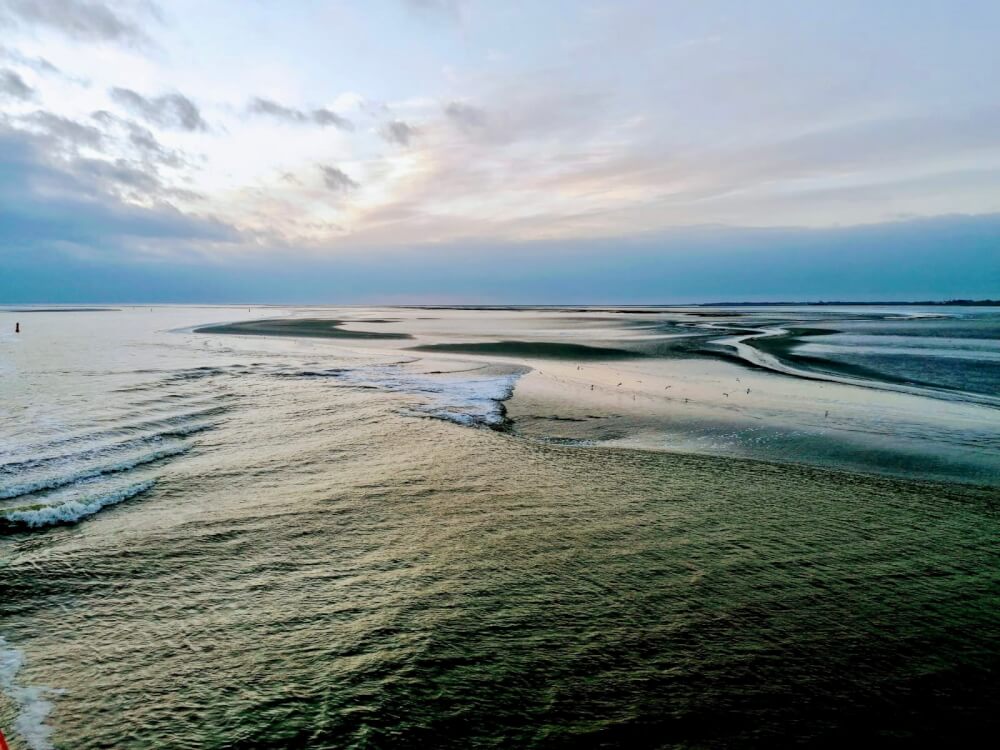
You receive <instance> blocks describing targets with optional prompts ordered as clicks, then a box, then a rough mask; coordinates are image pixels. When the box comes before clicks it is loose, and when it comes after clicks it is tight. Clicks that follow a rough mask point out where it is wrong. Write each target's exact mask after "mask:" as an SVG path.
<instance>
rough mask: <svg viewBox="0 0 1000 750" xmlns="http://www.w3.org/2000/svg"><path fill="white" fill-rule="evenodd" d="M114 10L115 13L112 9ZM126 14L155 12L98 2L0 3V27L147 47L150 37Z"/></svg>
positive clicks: (18, 0) (1, 0) (131, 5)
mask: <svg viewBox="0 0 1000 750" xmlns="http://www.w3.org/2000/svg"><path fill="white" fill-rule="evenodd" d="M112 8H114V9H112ZM123 8H124V9H125V10H126V11H127V10H140V11H145V12H146V13H147V14H148V13H150V12H152V13H153V15H155V10H153V6H152V5H151V4H149V3H141V4H139V3H122V2H116V3H114V4H110V3H103V2H98V1H97V0H0V23H3V22H7V23H20V24H28V25H37V26H45V27H48V28H50V29H54V30H56V31H59V32H62V33H63V34H65V35H67V36H69V37H72V38H74V39H80V40H83V41H91V42H102V41H111V42H129V43H146V42H147V41H148V37H147V36H146V34H145V32H144V31H143V30H142V29H141V28H140V27H139V25H138V24H137V22H136V21H135V20H134V19H133V18H131V17H130V16H129V15H127V13H123V12H122V11H123Z"/></svg>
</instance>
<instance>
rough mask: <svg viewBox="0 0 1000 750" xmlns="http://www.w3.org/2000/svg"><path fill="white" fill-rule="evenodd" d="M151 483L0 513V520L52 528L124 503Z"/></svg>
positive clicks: (30, 526)
mask: <svg viewBox="0 0 1000 750" xmlns="http://www.w3.org/2000/svg"><path fill="white" fill-rule="evenodd" d="M153 484H155V483H154V482H153V481H147V482H139V483H137V484H132V485H129V486H127V487H122V488H121V489H118V490H115V491H113V492H107V493H105V494H102V495H94V496H91V497H88V498H82V499H79V500H68V501H67V502H64V503H60V504H58V505H47V506H43V507H38V508H32V509H31V510H18V509H16V508H15V509H14V510H11V511H7V512H5V513H0V519H2V520H5V521H7V523H9V524H13V525H23V526H27V527H28V528H38V527H40V526H52V525H54V524H59V523H73V522H75V521H79V520H80V519H81V518H86V517H87V516H92V515H94V514H95V513H97V512H98V511H100V510H101V509H102V508H106V507H107V506H109V505H115V504H117V503H120V502H124V501H125V500H128V499H129V498H132V497H135V496H136V495H139V494H141V493H143V492H146V491H147V490H149V489H150V488H151V487H152V486H153Z"/></svg>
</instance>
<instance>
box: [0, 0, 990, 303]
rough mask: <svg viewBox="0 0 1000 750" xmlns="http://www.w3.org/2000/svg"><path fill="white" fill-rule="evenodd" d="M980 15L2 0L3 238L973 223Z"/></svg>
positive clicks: (984, 96) (340, 252) (190, 253)
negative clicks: (938, 221) (953, 218)
mask: <svg viewBox="0 0 1000 750" xmlns="http://www.w3.org/2000/svg"><path fill="white" fill-rule="evenodd" d="M998 25H1000V6H998V5H997V4H996V3H991V2H988V1H987V0H970V2H968V3H963V4H962V9H961V12H960V13H959V12H957V11H955V10H954V9H953V8H948V7H945V6H944V5H943V4H942V5H940V7H939V6H938V5H937V4H934V3H929V4H919V6H914V5H913V4H912V3H906V2H904V1H903V0H887V2H885V3H878V4H872V3H868V2H863V1H862V0H844V2H842V3H836V4H788V3H782V2H777V0H775V1H774V2H771V1H770V0H767V1H766V2H762V3H759V4H754V7H752V8H751V7H749V6H747V5H746V4H744V3H737V2H733V1H730V0H710V1H709V2H705V3H698V4H695V5H691V4H690V3H680V2H673V0H668V1H667V2H651V1H647V2H643V1H642V0H623V1H622V2H616V3H606V2H601V1H600V0H587V1H586V2H580V3H576V2H561V1H559V0H557V1H556V2H553V3H536V4H526V5H523V6H509V5H505V4H496V3H487V2H475V1H473V0H468V1H467V2H466V1H462V2H454V1H452V0H448V1H446V2H441V1H440V0H432V1H430V2H428V1H425V0H420V1H419V2H417V1H414V2H409V1H407V2H399V3H396V4H390V5H389V6H386V7H384V8H383V7H381V6H380V7H379V8H368V7H366V6H354V5H351V4H317V5H315V6H308V8H306V7H298V6H296V7H295V8H291V9H284V10H281V11H279V10H277V9H276V8H275V7H274V6H273V5H272V4H267V3H242V2H236V0H221V2H219V3H213V4H210V6H205V5H203V4H200V3H196V2H194V0H173V2H171V3H169V4H166V3H160V4H159V5H157V4H156V3H155V2H153V1H152V0H122V1H121V2H115V3H111V2H106V1H102V0H0V32H2V34H3V40H4V41H3V45H2V46H0V138H2V142H0V143H2V146H3V153H2V159H3V162H2V168H3V169H4V173H3V175H0V183H2V191H3V192H2V199H3V203H2V205H0V212H2V217H0V218H2V222H3V224H2V226H0V242H2V243H3V244H0V255H2V254H9V253H12V252H18V251H19V250H23V249H24V248H30V250H31V252H32V253H38V254H42V253H44V254H45V257H56V256H58V255H60V254H62V255H65V256H67V257H69V256H72V257H73V258H75V259H77V260H80V259H81V258H90V259H92V261H93V262H97V260H94V259H98V258H106V257H112V256H113V257H114V258H116V259H118V261H120V262H129V260H130V258H133V257H134V258H136V259H139V260H141V262H147V261H148V259H149V258H151V257H156V258H158V259H160V261H161V262H164V263H167V262H171V261H172V260H173V261H176V262H178V263H180V262H182V260H184V259H191V258H198V259H201V260H202V261H207V259H211V260H212V262H213V263H229V262H233V260H234V259H235V258H240V259H242V260H246V259H247V258H254V259H257V260H258V261H259V262H260V263H262V264H266V259H267V258H271V257H279V256H280V257H282V258H286V259H288V258H294V259H295V261H296V262H300V263H303V264H305V263H321V262H322V261H323V259H324V258H330V257H335V258H343V257H347V256H351V255H352V254H362V253H367V254H370V255H371V257H372V258H373V260H372V263H373V264H374V265H373V266H372V267H375V266H376V265H377V264H378V262H380V261H377V260H374V259H377V258H388V257H393V258H398V257H400V254H403V255H405V254H406V253H408V252H412V253H414V254H415V257H418V258H419V257H428V258H430V257H432V256H433V257H445V256H436V255H434V251H433V249H434V248H466V249H467V252H468V253H470V254H475V255H476V256H477V259H476V263H472V264H471V265H466V266H463V267H467V268H470V269H471V268H476V269H480V268H481V269H487V268H490V267H491V266H497V267H500V266H505V264H506V263H507V262H508V258H509V257H510V256H511V255H516V254H517V253H518V252H521V249H523V248H527V247H531V248H534V250H533V251H532V252H538V253H555V254H556V255H555V256H553V257H558V258H560V259H561V260H560V261H559V263H562V264H563V266H564V267H567V268H572V269H574V272H579V273H582V270H581V268H582V267H586V268H590V267H597V266H599V265H600V262H599V260H597V259H596V258H597V256H591V255H588V254H587V252H588V251H587V250H586V247H587V246H588V243H610V244H608V245H607V247H608V248H613V247H615V246H616V245H615V243H618V244H620V245H622V246H625V245H627V246H629V247H635V246H637V245H634V244H633V243H636V242H638V243H640V244H641V243H646V242H647V240H649V241H650V242H652V244H650V245H648V246H647V245H643V247H654V246H656V243H660V245H659V246H660V247H661V248H662V253H663V254H665V255H666V254H673V255H672V257H673V261H672V262H673V263H674V264H675V267H676V266H677V264H678V263H681V262H682V261H683V262H688V260H690V261H691V262H692V263H694V262H697V259H698V257H699V255H698V254H699V253H700V252H701V250H700V249H699V248H700V247H701V245H699V244H698V243H697V242H695V243H693V244H691V245H690V248H691V249H690V251H689V254H688V255H685V254H684V253H683V252H682V251H681V250H680V249H677V248H679V247H680V245H678V242H679V240H678V239H677V238H678V237H679V236H681V235H680V234H678V233H681V234H683V233H684V232H687V231H689V230H688V229H685V228H690V227H702V226H712V227H729V228H731V229H727V230H726V231H724V232H723V231H722V230H718V234H717V236H718V237H728V238H730V239H731V240H732V242H733V243H734V246H740V247H747V248H751V247H752V248H755V249H754V250H752V251H750V250H747V252H746V254H744V255H740V256H738V257H737V258H736V259H735V260H734V261H733V262H734V263H736V266H737V267H738V268H743V270H744V271H746V270H747V269H748V268H750V267H751V265H752V263H753V262H754V261H753V260H752V259H751V256H752V255H753V254H756V257H759V258H766V257H769V256H768V255H767V250H766V248H765V247H763V246H761V245H759V243H758V242H757V240H756V239H753V240H752V241H751V239H752V238H757V237H760V236H763V235H760V234H758V232H760V231H771V230H774V231H777V228H779V227H799V228H800V229H799V230H798V231H799V233H798V234H795V235H794V236H795V237H797V238H798V241H800V242H801V243H802V247H803V248H805V249H804V250H803V251H802V252H803V253H804V255H805V256H808V255H809V253H813V254H815V256H816V257H819V255H820V250H818V249H816V248H817V247H818V245H816V244H815V243H812V242H811V240H810V238H813V237H815V236H817V235H816V234H815V233H817V232H819V233H824V232H825V233H826V235H825V236H829V237H844V236H845V235H843V234H840V233H841V232H842V231H843V228H844V227H852V226H853V227H864V226H872V227H874V226H888V227H895V228H897V229H898V227H899V226H900V222H910V221H914V222H917V224H914V226H918V225H920V223H919V222H920V221H924V220H926V221H932V220H935V217H950V216H957V215H961V216H965V217H967V218H966V219H963V221H964V222H975V218H974V217H975V216H977V215H979V216H993V215H996V214H997V213H1000V106H998V105H997V103H996V101H994V100H993V99H992V98H991V96H990V94H989V92H991V91H992V88H993V87H994V86H993V84H994V83H995V82H994V81H992V78H991V72H992V71H994V70H996V69H997V68H998V66H1000V52H998V50H997V45H996V44H995V39H993V37H992V35H991V34H990V33H989V30H991V29H993V28H996V27H997V26H998ZM882 29H892V33H891V34H888V33H884V32H882V31H880V30H882ZM929 59H933V60H934V65H933V66H931V68H929V67H928V65H927V60H929ZM956 221H957V220H956ZM963 221H957V223H955V222H952V223H950V224H948V226H950V227H952V228H953V229H954V231H956V232H958V231H959V230H958V228H959V227H960V226H966V224H965V223H963ZM968 226H972V224H971V223H970V224H968ZM977 226H981V227H982V231H984V232H989V231H993V230H994V228H995V224H991V223H988V222H987V223H986V224H983V225H977ZM737 228H739V230H738V231H737ZM731 232H736V234H732V233H731ZM684 236H685V237H691V236H694V235H688V234H684ZM782 236H783V237H785V235H782ZM787 236H792V235H787ZM934 236H935V237H937V238H938V241H940V242H941V243H942V244H941V249H940V257H941V259H942V263H944V262H945V259H946V258H950V257H952V256H951V255H950V254H951V253H952V251H953V250H954V247H953V243H948V242H945V240H944V239H943V237H944V235H941V234H940V233H939V234H935V235H934ZM956 236H958V235H956ZM961 236H962V237H963V238H964V239H963V240H962V241H963V242H971V240H970V239H969V235H966V234H962V235H961ZM650 238H655V241H653V240H652V239H650ZM956 241H957V240H956ZM574 246H575V247H578V248H580V249H579V254H578V258H576V259H574V258H573V257H572V253H571V252H570V250H569V249H568V248H572V247H574ZM976 247H977V248H979V251H980V255H983V254H985V253H986V252H987V249H984V248H990V247H995V246H990V245H982V244H979V245H976ZM505 248H506V249H505ZM668 250H669V252H668ZM609 252H612V253H613V252H615V251H613V250H609ZM720 252H721V251H720ZM788 253H791V250H790V249H789V250H788ZM991 254H992V255H995V254H1000V250H995V251H994V253H991ZM39 257H41V256H39ZM525 257H527V256H525ZM628 257H629V258H630V260H629V261H628V262H629V263H642V264H643V266H644V267H645V268H646V269H647V270H648V269H651V268H654V267H659V266H658V265H657V263H658V261H657V256H656V253H655V252H654V251H652V250H643V252H642V253H640V254H633V255H631V256H628ZM963 257H966V256H963ZM970 257H971V256H970ZM789 258H791V255H789V256H788V257H783V260H782V263H784V264H786V265H787V264H788V263H790V262H791V261H790V260H789ZM989 260H990V261H995V257H991V258H990V259H989ZM102 262H103V261H102ZM184 262H187V261H186V260H185V261H184ZM454 262H458V261H454ZM983 262H984V263H985V261H983ZM462 263H466V261H464V260H463V261H462ZM468 263H471V261H469V262H468ZM389 265H390V270H395V269H398V268H402V267H403V265H404V264H401V263H399V262H395V261H394V262H393V263H392V264H389ZM362 266H363V264H358V265H356V266H355V268H356V269H358V270H357V272H358V273H362V270H361V269H362ZM262 267H263V266H262ZM436 267H437V269H438V273H439V274H440V275H441V278H447V277H448V274H449V272H448V269H447V267H446V266H445V265H443V264H442V265H439V266H436ZM557 267H559V264H557V263H556V262H555V261H553V262H552V263H551V264H550V265H549V266H545V268H548V269H550V271H551V275H549V276H546V278H548V279H549V280H548V282H547V283H548V284H549V286H550V288H551V289H552V290H553V293H555V291H556V290H558V289H559V288H561V287H560V283H561V282H560V281H559V278H558V274H557V273H556V272H555V270H554V269H556V268H557ZM803 268H804V267H803ZM689 271H690V273H691V274H694V276H697V277H698V278H702V277H701V276H699V275H698V274H697V273H695V270H694V269H693V267H692V268H691V269H689ZM605 272H606V269H605ZM719 272H720V273H721V271H719ZM469 273H473V272H472V271H469ZM484 273H485V271H484ZM546 273H547V274H548V273H549V271H546ZM803 273H805V271H804V270H803ZM895 273H896V274H897V275H898V276H899V279H898V283H896V281H893V283H895V284H896V288H899V289H902V288H904V287H905V286H906V284H907V283H908V282H906V279H907V278H909V279H910V280H911V281H912V280H913V279H915V278H916V276H915V273H916V272H911V271H910V270H907V269H906V268H905V267H904V266H899V267H898V268H896V269H895ZM599 276H600V274H597V275H594V276H593V277H592V278H591V277H586V278H591V282H588V283H593V284H597V279H598V278H599ZM410 278H411V279H413V280H417V279H420V282H419V283H420V284H422V285H423V286H424V287H425V288H430V286H432V285H433V284H432V280H431V279H426V278H421V277H419V275H417V274H412V273H411V274H410ZM580 278H584V276H580ZM616 278H625V277H624V276H623V275H622V274H618V276H617V277H616ZM644 278H645V277H643V276H642V275H641V274H640V276H638V277H636V279H634V280H633V283H634V284H636V285H637V287H642V282H643V279H644ZM692 278H694V277H692ZM748 278H749V277H748ZM963 278H966V277H963ZM968 278H972V277H971V276H970V277H968ZM414 283H416V281H414ZM525 283H527V282H525ZM567 283H568V282H567ZM699 283H702V284H703V287H704V289H705V290H706V293H707V292H708V291H710V290H711V288H712V287H711V284H709V283H708V282H707V281H704V279H703V280H702V282H699ZM789 283H790V284H791V286H790V287H789V288H790V293H791V292H794V289H795V288H796V287H795V283H798V282H795V283H792V282H789ZM887 283H888V282H887ZM915 283H916V282H914V284H915ZM997 283H1000V282H997ZM580 284H583V282H582V281H581V282H580ZM911 286H912V288H914V289H916V288H917V286H913V285H911ZM598 288H599V287H598V286H594V287H593V289H594V290H597V289H598ZM663 288H664V289H665V290H669V287H667V286H664V287H663ZM907 288H910V287H907ZM942 288H943V287H942ZM579 291H581V293H582V292H583V291H584V287H583V286H580V287H579ZM442 293H444V292H442ZM584 296H586V295H584Z"/></svg>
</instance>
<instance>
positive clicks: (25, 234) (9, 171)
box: [0, 124, 239, 262]
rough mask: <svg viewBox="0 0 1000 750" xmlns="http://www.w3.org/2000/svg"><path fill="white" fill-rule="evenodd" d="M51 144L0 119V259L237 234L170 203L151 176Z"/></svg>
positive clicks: (130, 253) (127, 250) (118, 253)
mask: <svg viewBox="0 0 1000 750" xmlns="http://www.w3.org/2000/svg"><path fill="white" fill-rule="evenodd" d="M52 146H53V137H52V136H50V135H48V134H45V133H30V132H27V131H24V130H18V129H16V128H13V127H10V126H8V125H3V124H0V257H2V256H4V255H8V256H9V257H10V258H16V257H31V253H32V252H34V251H38V252H39V253H43V252H47V251H50V252H51V251H55V250H57V249H59V248H70V249H72V250H73V251H75V252H83V253H88V254H91V255H94V256H105V257H108V256H111V257H120V258H130V257H134V256H135V255H136V254H137V252H139V251H140V250H141V249H148V248H153V247H157V248H162V247H186V246H187V245H188V244H189V243H192V242H203V243H217V242H235V241H237V240H238V238H239V235H238V233H237V232H236V230H234V229H233V228H231V227H229V226H227V225H225V224H223V223H221V222H219V221H216V220H213V219H206V218H203V217H199V216H193V215H190V214H185V213H183V212H182V211H180V210H178V209H177V208H175V207H174V206H172V205H170V203H169V202H168V201H167V200H166V199H165V195H164V193H163V192H162V186H159V185H158V182H157V180H156V178H155V176H154V175H151V174H149V173H144V172H142V171H141V170H138V169H136V168H134V167H132V166H130V165H129V164H127V163H125V162H123V161H120V160H119V161H102V160H98V159H80V158H76V159H66V158H60V157H57V156H55V155H54V152H53V148H52ZM128 192H131V194H133V195H138V194H142V196H143V198H144V200H143V205H136V204H135V203H134V202H129V201H126V200H123V199H122V196H123V195H124V194H125V193H128ZM25 251H27V255H26V254H25ZM37 257H39V258H41V257H43V256H42V255H38V256H37ZM39 262H44V261H41V260H40V261H39Z"/></svg>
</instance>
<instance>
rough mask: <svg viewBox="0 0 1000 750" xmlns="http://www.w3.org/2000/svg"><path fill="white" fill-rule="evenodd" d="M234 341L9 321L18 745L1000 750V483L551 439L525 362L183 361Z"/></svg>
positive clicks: (10, 652) (139, 323)
mask: <svg viewBox="0 0 1000 750" xmlns="http://www.w3.org/2000/svg"><path fill="white" fill-rule="evenodd" d="M240 316H242V317H244V318H245V317H248V316H247V314H246V310H245V309H244V310H242V311H239V310H226V309H218V308H216V309H193V308H178V309H157V310H155V311H151V312H150V311H148V310H126V311H121V312H117V313H114V314H112V313H86V314H85V313H79V314H73V315H72V316H69V315H68V314H59V313H52V314H47V313H35V314H31V315H22V316H20V318H19V319H20V320H21V321H22V326H23V332H22V333H21V334H20V337H19V338H14V337H13V336H11V335H10V334H9V333H7V331H6V328H7V323H8V320H10V319H12V315H11V314H9V313H7V314H3V315H0V325H3V326H4V327H5V330H4V332H3V334H2V336H3V338H2V340H0V346H2V349H0V378H2V380H3V383H4V389H3V396H4V403H3V404H2V405H0V440H2V442H0V514H2V518H3V519H4V520H3V524H4V525H3V526H2V527H0V565H2V567H0V638H2V640H0V692H2V697H0V728H2V729H3V731H4V733H5V735H7V737H8V740H9V741H10V742H11V745H12V748H14V749H15V750H16V749H17V748H31V749H32V750H39V749H44V748H60V749H63V748H65V749H69V748H72V749H73V750H86V749H90V748H178V749H180V748H192V749H193V748H241V749H247V750H249V749H251V748H254V749H263V748H275V749H276V748H289V747H310V748H352V747H353V748H375V747H456V748H458V747H461V748H468V747H476V748H480V747H481V748H488V747H545V748H549V747H744V746H761V747H774V746H784V745H789V744H797V743H806V744H826V745H831V746H842V744H843V743H845V742H849V741H853V742H859V741H860V742H865V741H867V742H879V743H881V744H890V745H891V744H907V743H912V742H915V741H918V740H919V741H920V742H925V743H926V742H930V743H934V742H938V743H943V744H947V745H950V746H957V745H961V744H962V743H963V742H970V741H971V740H972V739H973V738H975V737H976V736H977V735H979V734H981V733H982V732H984V731H995V730H996V729H997V728H998V727H997V718H996V715H997V714H996V710H995V709H996V706H997V705H998V698H1000V691H998V687H997V681H996V674H997V669H998V668H1000V658H998V649H997V645H996V644H997V636H998V635H1000V615H998V612H1000V607H998V604H1000V555H998V547H997V539H998V533H997V532H998V531H1000V523H998V517H997V509H996V500H997V496H996V491H995V489H992V488H988V487H977V486H963V485H960V484H938V483H929V482H921V481H910V480H905V479H896V478H886V477H873V476H866V475H862V474H854V473H847V472H838V471H833V470H829V469H820V468H810V467H808V466H802V465H792V464H789V465H782V464H774V463H764V462H759V461H753V460H744V459H734V458H723V457H713V456H698V455H679V454H672V453H666V452H648V451H633V450H623V449H612V448H602V447H594V448H588V449H580V448H576V447H567V446H564V445H558V444H554V443H551V442H548V443H547V442H543V441H537V440H528V439H525V438H522V437H519V436H517V435H516V434H512V433H510V432H503V431H498V430H495V429H490V426H498V425H499V424H500V422H501V420H502V418H503V414H502V409H500V407H499V403H500V401H499V400H500V399H503V398H506V397H507V396H508V395H509V393H510V390H511V389H512V388H514V387H516V383H517V379H518V377H519V376H520V372H521V371H520V370H518V369H516V368H508V369H506V370H504V369H496V368H493V369H490V368H483V369H476V368H468V367H467V368H460V367H458V366H457V365H454V366H451V367H450V369H449V368H444V367H433V368H432V367H431V366H428V365H427V364H426V363H425V362H421V361H420V360H419V359H417V358H415V357H400V356H399V355H398V354H397V355H386V354H381V353H379V352H378V351H376V350H374V349H364V348H359V349H352V348H350V347H343V346H332V345H331V344H330V343H329V342H326V341H299V340H282V339H271V338H265V337H254V338H241V337H221V336H206V335H199V334H194V333H190V332H184V331H183V330H181V332H174V331H177V330H178V329H186V328H190V327H191V326H195V325H197V324H201V323H210V322H214V321H225V320H227V319H235V318H238V317H240ZM69 521H72V523H66V522H69Z"/></svg>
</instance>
